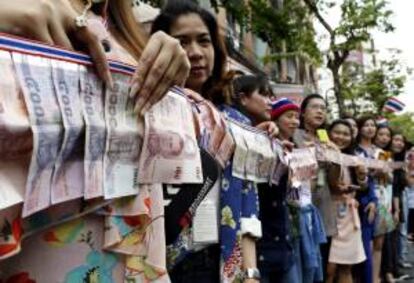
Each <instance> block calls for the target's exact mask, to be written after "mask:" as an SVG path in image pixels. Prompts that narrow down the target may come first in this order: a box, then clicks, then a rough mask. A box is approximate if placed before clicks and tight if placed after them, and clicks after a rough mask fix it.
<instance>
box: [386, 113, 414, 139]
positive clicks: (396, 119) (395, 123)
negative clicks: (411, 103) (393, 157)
mask: <svg viewBox="0 0 414 283" xmlns="http://www.w3.org/2000/svg"><path fill="white" fill-rule="evenodd" d="M388 119H389V121H390V126H391V127H392V128H393V129H394V130H396V131H398V132H400V133H402V134H403V135H404V136H405V137H406V138H407V139H408V140H409V141H410V142H414V120H413V119H414V113H413V112H408V113H404V114H401V115H398V116H397V115H390V117H389V118H388Z"/></svg>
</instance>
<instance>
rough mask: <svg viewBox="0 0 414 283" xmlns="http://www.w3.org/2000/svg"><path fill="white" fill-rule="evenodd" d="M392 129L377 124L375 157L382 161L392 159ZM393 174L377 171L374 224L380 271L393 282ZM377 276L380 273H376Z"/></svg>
mask: <svg viewBox="0 0 414 283" xmlns="http://www.w3.org/2000/svg"><path fill="white" fill-rule="evenodd" d="M392 134H393V133H392V130H391V129H390V128H389V127H388V126H387V125H379V126H378V129H377V133H376V135H375V139H374V143H375V145H376V146H377V147H378V148H377V151H376V157H377V159H379V160H383V161H392V152H391V151H390V150H389V149H390V146H391V140H392ZM393 178H394V174H393V172H392V171H390V172H377V175H376V178H375V181H376V190H375V193H376V194H377V197H378V206H377V211H378V213H377V218H376V225H375V232H374V235H375V239H374V253H375V251H376V250H377V249H378V250H379V249H380V248H381V253H382V257H381V258H382V260H381V271H382V272H381V273H382V274H383V277H384V279H385V281H386V282H393V281H394V280H395V278H394V271H395V269H394V262H393V255H394V249H393V245H392V242H393V241H392V234H393V232H392V231H393V230H394V229H395V226H396V225H397V224H398V217H396V218H394V217H393V209H396V210H397V211H398V213H399V199H398V197H397V196H396V195H395V194H394V193H393V186H392V183H393ZM378 276H379V277H380V276H381V275H378Z"/></svg>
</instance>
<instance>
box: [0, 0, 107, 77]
mask: <svg viewBox="0 0 414 283" xmlns="http://www.w3.org/2000/svg"><path fill="white" fill-rule="evenodd" d="M77 16H79V13H78V12H76V11H75V10H74V9H73V7H72V6H71V5H70V4H69V1H65V0H42V1H32V0H14V1H2V3H1V7H0V31H1V32H5V33H9V34H14V35H17V36H22V37H26V38H29V39H33V40H38V41H41V42H43V43H47V44H53V45H59V46H62V47H64V48H67V49H70V50H73V49H74V46H82V47H85V48H86V50H85V51H87V52H89V54H90V56H91V57H92V59H93V61H94V62H95V66H96V69H97V72H98V74H99V77H100V78H101V79H103V80H104V81H105V82H106V83H107V84H109V85H112V79H111V74H110V72H109V66H108V62H107V60H106V56H105V51H104V49H103V46H102V44H101V42H99V40H98V38H97V36H96V35H95V34H93V33H92V32H91V31H90V29H89V28H88V27H87V26H86V27H78V26H76V24H75V19H76V17H77Z"/></svg>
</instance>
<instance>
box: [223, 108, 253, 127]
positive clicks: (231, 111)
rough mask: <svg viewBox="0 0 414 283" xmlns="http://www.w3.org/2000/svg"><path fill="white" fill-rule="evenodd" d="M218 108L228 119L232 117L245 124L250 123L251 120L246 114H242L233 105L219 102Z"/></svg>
mask: <svg viewBox="0 0 414 283" xmlns="http://www.w3.org/2000/svg"><path fill="white" fill-rule="evenodd" d="M218 108H219V110H220V111H221V112H223V113H224V115H225V116H226V117H228V118H230V119H234V120H236V121H237V122H240V123H243V124H246V125H251V124H252V122H251V120H250V119H249V118H248V117H247V116H246V115H244V114H243V113H242V112H240V111H239V110H237V109H236V108H235V107H233V106H230V105H227V104H221V105H219V106H218Z"/></svg>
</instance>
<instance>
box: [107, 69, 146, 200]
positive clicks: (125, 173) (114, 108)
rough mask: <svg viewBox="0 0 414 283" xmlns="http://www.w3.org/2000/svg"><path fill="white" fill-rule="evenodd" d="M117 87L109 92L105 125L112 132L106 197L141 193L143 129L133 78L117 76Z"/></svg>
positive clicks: (108, 149) (108, 138) (108, 90)
mask: <svg viewBox="0 0 414 283" xmlns="http://www.w3.org/2000/svg"><path fill="white" fill-rule="evenodd" d="M113 77H114V87H113V88H112V89H107V90H106V97H105V122H106V127H107V130H108V134H107V138H106V146H105V156H104V195H105V198H106V199H108V198H116V197H122V196H128V195H134V194H137V193H138V189H139V186H138V164H139V156H140V151H141V145H142V134H143V133H142V130H141V131H140V127H139V124H138V115H137V114H136V113H135V112H134V99H133V98H130V97H129V95H128V90H129V81H130V77H129V76H127V75H123V74H113Z"/></svg>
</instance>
